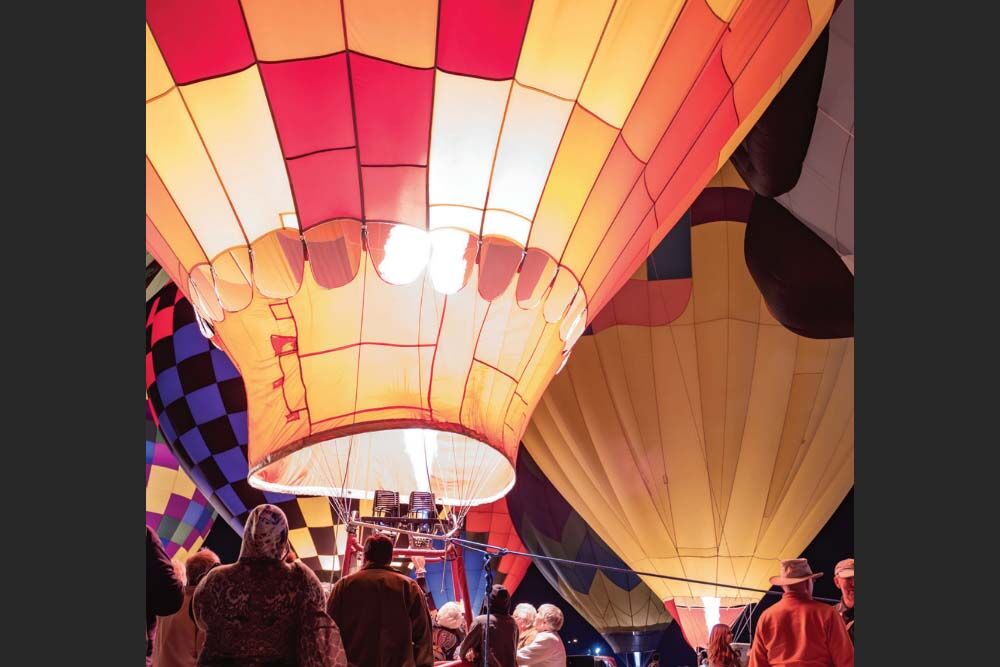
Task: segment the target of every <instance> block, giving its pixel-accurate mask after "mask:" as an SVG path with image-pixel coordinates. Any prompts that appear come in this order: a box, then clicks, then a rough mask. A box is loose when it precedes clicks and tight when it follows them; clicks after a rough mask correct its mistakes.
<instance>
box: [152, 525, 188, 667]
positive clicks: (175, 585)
mask: <svg viewBox="0 0 1000 667" xmlns="http://www.w3.org/2000/svg"><path fill="white" fill-rule="evenodd" d="M183 603H184V582H183V581H181V579H180V577H178V576H177V572H175V571H174V564H173V563H171V562H170V558H169V557H168V556H167V552H166V551H164V550H163V544H161V543H160V538H159V537H157V535H156V533H154V532H153V530H152V529H151V528H150V527H149V526H146V665H152V664H153V632H154V630H155V629H156V617H157V616H169V615H171V614H173V613H175V612H176V611H177V610H178V609H180V608H181V605H182V604H183Z"/></svg>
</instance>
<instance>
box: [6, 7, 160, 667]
mask: <svg viewBox="0 0 1000 667" xmlns="http://www.w3.org/2000/svg"><path fill="white" fill-rule="evenodd" d="M7 9H8V10H9V11H8V12H6V14H5V18H6V21H5V25H6V26H7V30H5V31H4V38H3V39H4V47H5V50H6V52H7V57H6V58H5V65H4V79H5V80H4V93H5V94H4V101H3V106H4V111H5V113H4V122H3V126H4V130H5V131H4V133H3V139H4V141H3V159H4V162H5V164H4V174H5V177H4V180H5V187H4V193H3V201H4V205H5V211H4V222H5V225H4V227H5V233H4V238H3V245H2V248H3V260H4V261H3V263H2V266H3V269H2V270H3V272H4V276H3V284H4V286H5V289H4V296H5V304H4V308H3V318H2V321H3V327H2V329H3V331H4V335H5V338H6V340H5V343H6V344H5V348H6V350H7V354H6V355H5V366H4V370H3V378H4V380H5V381H4V383H3V385H4V386H3V390H4V391H3V395H4V397H5V400H6V402H7V405H6V406H5V409H4V411H3V416H4V420H3V422H4V432H3V447H4V457H3V458H4V472H5V474H4V494H3V495H4V498H5V499H6V500H7V513H6V516H7V520H8V528H9V530H8V531H7V534H6V539H5V540H3V546H2V547H0V552H2V553H4V554H5V556H6V562H5V563H4V567H3V571H4V574H5V576H4V589H5V590H4V594H5V598H6V600H7V606H8V610H9V613H10V619H11V621H12V628H11V637H16V639H15V640H14V641H10V642H7V645H8V649H10V650H11V652H12V653H13V654H14V655H12V656H11V658H8V662H10V663H11V664H21V665H69V664H81V663H86V664H95V665H96V664H100V665H138V664H140V663H139V660H140V657H141V655H142V651H143V650H144V647H143V640H141V639H140V636H139V632H140V629H141V627H142V621H141V620H140V618H141V617H142V616H143V615H144V613H145V612H144V610H143V606H144V600H143V599H144V593H143V590H144V588H143V583H142V582H143V570H144V567H145V566H144V564H143V563H144V560H143V536H142V529H141V528H140V527H139V526H140V519H144V512H143V507H144V502H143V497H144V489H143V484H142V476H141V470H142V466H143V457H144V453H143V451H142V448H140V447H139V440H140V438H142V433H143V432H144V430H141V429H144V422H143V414H144V413H143V404H142V402H143V388H144V378H143V356H144V340H143V333H142V332H143V330H144V327H143V324H144V313H143V310H144V309H143V301H144V298H143V297H144V294H143V287H142V281H141V280H140V272H141V271H142V270H143V265H142V259H141V257H142V252H141V251H142V246H143V244H144V241H143V235H144V229H143V197H144V195H143V192H144V187H143V171H142V142H143V136H144V135H143V123H144V119H143V102H142V100H143V97H142V96H143V86H144V84H143V80H144V77H145V74H144V64H143V60H144V57H145V56H144V47H143V37H142V22H143V11H144V10H143V5H142V3H100V2H98V3H90V2H85V3H21V4H18V5H17V6H16V7H14V6H11V7H8V8H7ZM18 654H21V655H18Z"/></svg>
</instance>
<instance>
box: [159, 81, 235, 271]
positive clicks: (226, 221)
mask: <svg viewBox="0 0 1000 667" xmlns="http://www.w3.org/2000/svg"><path fill="white" fill-rule="evenodd" d="M146 157H147V159H148V160H149V162H150V163H152V165H153V167H154V168H155V169H156V172H157V173H158V174H159V176H160V179H161V180H162V181H163V184H164V185H165V186H166V188H167V190H169V192H170V194H171V195H172V196H173V200H174V202H175V203H176V205H177V207H178V209H180V212H181V215H183V216H184V218H185V219H186V220H187V222H188V224H189V225H190V227H191V230H192V231H193V232H194V234H195V236H196V237H197V238H198V240H199V241H200V242H201V246H202V247H203V248H204V250H205V254H206V255H207V256H208V257H209V258H212V257H215V256H216V255H218V254H219V253H221V252H222V251H224V250H227V249H229V248H233V247H236V246H238V245H240V244H245V243H246V237H245V236H244V235H243V230H242V228H241V227H240V225H239V222H238V221H237V220H236V215H235V213H234V212H233V208H232V206H231V205H230V203H229V200H228V198H227V196H226V193H225V191H224V190H223V189H222V184H221V183H220V182H219V178H218V176H217V175H216V173H215V168H214V166H213V165H212V162H211V160H210V159H209V157H208V154H207V153H206V152H205V147H204V145H203V144H202V142H201V137H200V136H199V135H198V131H197V129H196V128H195V126H194V123H193V122H192V121H191V117H190V116H189V115H188V112H187V108H186V107H185V106H184V100H183V99H182V98H181V94H180V92H179V91H178V90H176V89H174V90H172V91H170V92H169V93H167V94H166V95H163V96H162V97H159V98H157V99H156V100H154V101H152V102H150V103H148V104H147V105H146Z"/></svg>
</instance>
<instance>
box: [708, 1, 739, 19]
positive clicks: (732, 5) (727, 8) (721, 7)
mask: <svg viewBox="0 0 1000 667" xmlns="http://www.w3.org/2000/svg"><path fill="white" fill-rule="evenodd" d="M742 1H743V0H705V2H706V3H707V4H708V6H709V7H711V8H712V12H713V13H714V14H715V15H716V16H718V17H719V18H720V19H722V20H723V21H728V20H730V19H731V18H733V14H735V13H736V9H737V7H739V6H740V3H741V2H742Z"/></svg>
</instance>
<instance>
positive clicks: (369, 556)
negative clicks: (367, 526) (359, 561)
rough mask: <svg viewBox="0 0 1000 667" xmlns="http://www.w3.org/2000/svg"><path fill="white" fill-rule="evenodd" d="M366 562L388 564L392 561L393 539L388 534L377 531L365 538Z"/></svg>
mask: <svg viewBox="0 0 1000 667" xmlns="http://www.w3.org/2000/svg"><path fill="white" fill-rule="evenodd" d="M365 562H366V563H371V564H372V565H381V566H383V567H385V566H387V565H388V564H389V563H391V562H392V540H390V539H389V537H388V536H387V535H383V534H382V533H375V534H374V535H371V536H370V537H369V538H368V539H367V540H365Z"/></svg>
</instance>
